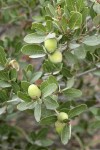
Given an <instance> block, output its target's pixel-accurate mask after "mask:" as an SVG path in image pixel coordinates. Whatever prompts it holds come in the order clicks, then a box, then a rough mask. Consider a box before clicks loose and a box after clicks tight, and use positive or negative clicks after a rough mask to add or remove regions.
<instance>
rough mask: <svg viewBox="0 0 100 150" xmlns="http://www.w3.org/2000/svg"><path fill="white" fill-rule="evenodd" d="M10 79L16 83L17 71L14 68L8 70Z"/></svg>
mask: <svg viewBox="0 0 100 150" xmlns="http://www.w3.org/2000/svg"><path fill="white" fill-rule="evenodd" d="M10 78H11V80H12V81H16V79H17V71H16V69H15V68H13V69H11V70H10Z"/></svg>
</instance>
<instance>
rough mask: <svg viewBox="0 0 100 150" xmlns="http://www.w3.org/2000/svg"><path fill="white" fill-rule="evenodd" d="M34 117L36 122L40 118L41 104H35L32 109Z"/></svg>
mask: <svg viewBox="0 0 100 150" xmlns="http://www.w3.org/2000/svg"><path fill="white" fill-rule="evenodd" d="M34 117H35V119H36V121H37V122H39V121H40V118H41V104H37V105H36V106H35V109H34Z"/></svg>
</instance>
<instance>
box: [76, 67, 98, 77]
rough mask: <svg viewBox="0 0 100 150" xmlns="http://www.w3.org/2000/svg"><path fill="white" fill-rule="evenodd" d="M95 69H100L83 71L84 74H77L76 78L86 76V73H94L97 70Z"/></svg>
mask: <svg viewBox="0 0 100 150" xmlns="http://www.w3.org/2000/svg"><path fill="white" fill-rule="evenodd" d="M97 69H100V67H95V68H92V69H90V70H87V71H85V72H82V73H79V74H77V75H76V77H81V76H83V75H86V74H88V73H90V72H94V71H95V70H97Z"/></svg>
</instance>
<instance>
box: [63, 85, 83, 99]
mask: <svg viewBox="0 0 100 150" xmlns="http://www.w3.org/2000/svg"><path fill="white" fill-rule="evenodd" d="M63 93H64V94H65V95H66V96H67V97H68V98H70V99H73V98H77V97H80V96H82V92H81V91H80V90H78V89H74V88H71V89H63Z"/></svg>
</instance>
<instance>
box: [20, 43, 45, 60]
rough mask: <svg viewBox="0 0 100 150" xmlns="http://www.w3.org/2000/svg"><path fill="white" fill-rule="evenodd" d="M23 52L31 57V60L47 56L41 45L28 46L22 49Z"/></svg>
mask: <svg viewBox="0 0 100 150" xmlns="http://www.w3.org/2000/svg"><path fill="white" fill-rule="evenodd" d="M21 51H22V53H23V54H25V55H29V57H30V58H39V57H44V56H45V52H44V49H43V47H42V46H39V45H34V44H27V45H24V46H23V47H22V49H21Z"/></svg>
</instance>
